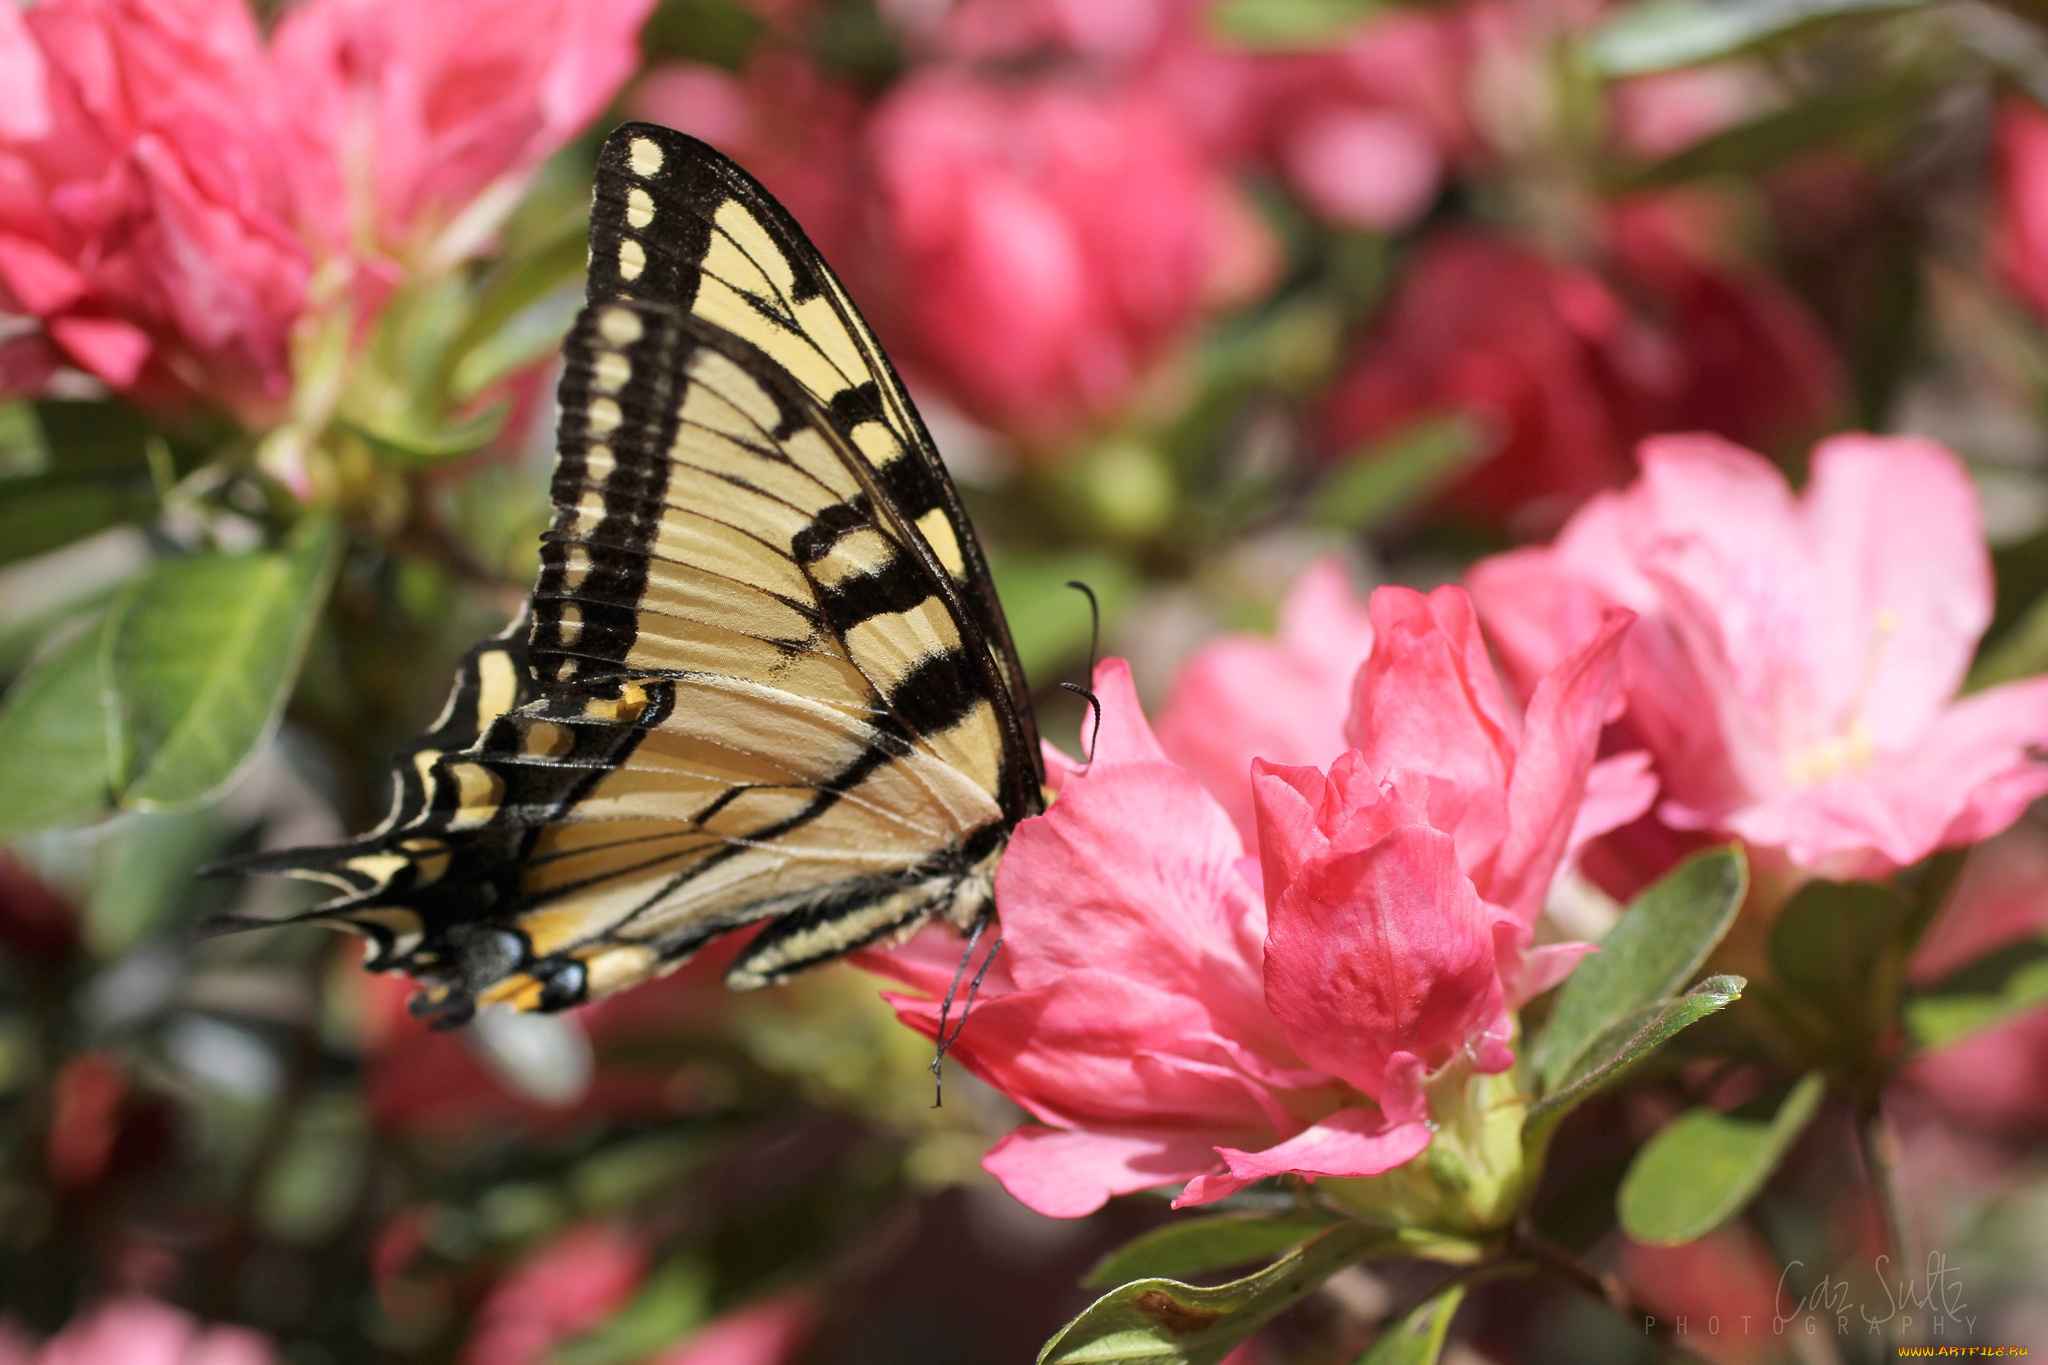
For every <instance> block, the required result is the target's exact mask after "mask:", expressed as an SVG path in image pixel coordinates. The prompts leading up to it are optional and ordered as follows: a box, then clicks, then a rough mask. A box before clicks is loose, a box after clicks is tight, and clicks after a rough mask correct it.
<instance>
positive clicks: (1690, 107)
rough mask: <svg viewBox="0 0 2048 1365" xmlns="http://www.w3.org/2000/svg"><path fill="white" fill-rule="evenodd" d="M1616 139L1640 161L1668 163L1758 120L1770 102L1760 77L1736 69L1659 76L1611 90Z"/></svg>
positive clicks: (1725, 65) (1726, 67)
mask: <svg viewBox="0 0 2048 1365" xmlns="http://www.w3.org/2000/svg"><path fill="white" fill-rule="evenodd" d="M1608 89H1609V94H1608V106H1609V113H1610V116H1611V118H1612V120H1613V126H1614V137H1615V140H1616V141H1617V142H1619V143H1620V144H1621V145H1622V147H1623V148H1624V149H1626V150H1627V151H1629V152H1631V153H1633V154H1634V155H1636V156H1641V157H1666V156H1670V155H1671V154H1672V153H1674V152H1679V151H1683V150H1684V149H1685V148H1687V147H1690V146H1692V145H1693V144H1695V143H1697V142H1701V141H1704V140H1705V139H1707V138H1709V137H1712V136H1713V135H1714V134H1715V133H1718V132H1720V131H1722V130H1723V129H1724V128H1728V127H1730V126H1732V125H1734V124H1736V123H1739V122H1741V121H1742V120H1743V119H1746V118H1750V117H1753V116H1755V114H1756V113H1757V112H1758V111H1759V108H1760V107H1761V106H1762V105H1763V104H1764V103H1765V101H1766V99H1767V98H1768V93H1769V86H1768V84H1767V83H1766V82H1765V80H1764V78H1763V75H1762V73H1761V72H1759V71H1757V70H1754V69H1753V68H1750V67H1747V66H1741V65H1738V64H1735V63H1732V62H1730V63H1723V64H1720V65H1717V66H1695V67H1686V68H1682V69H1680V70H1676V71H1659V72H1657V73H1655V74H1654V75H1648V76H1637V77H1634V78H1633V79H1630V80H1624V81H1617V82H1616V83H1615V84H1613V85H1612V86H1610V87H1609V88H1608Z"/></svg>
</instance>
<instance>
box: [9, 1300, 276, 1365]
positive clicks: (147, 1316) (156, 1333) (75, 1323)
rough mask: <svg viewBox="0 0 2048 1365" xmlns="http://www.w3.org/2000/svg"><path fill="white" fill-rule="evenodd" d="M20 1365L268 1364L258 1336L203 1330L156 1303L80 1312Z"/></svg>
mask: <svg viewBox="0 0 2048 1365" xmlns="http://www.w3.org/2000/svg"><path fill="white" fill-rule="evenodd" d="M18 1359H20V1360H21V1362H22V1365H30V1362H33V1365H270V1362H271V1361H273V1360H274V1359H276V1357H275V1356H274V1355H273V1354H272V1352H271V1349H270V1343H269V1341H267V1340H266V1339H265V1338H264V1337H263V1336H262V1334H260V1333H257V1332H252V1331H250V1330H249V1329H248V1328H246V1327H202V1326H201V1325H200V1324H199V1323H198V1322H196V1321H194V1320H193V1319H192V1317H191V1315H189V1314H187V1313H183V1312H180V1311H179V1310H178V1309H176V1308H173V1307H171V1306H170V1305H169V1304H165V1303H158V1302H157V1301H156V1300H155V1299H146V1298H141V1297H129V1298H121V1299H112V1300H109V1301H108V1302H106V1303H103V1304H101V1305H100V1306H99V1307H98V1308H95V1309H92V1310H91V1311H89V1312H86V1313H83V1314H81V1315H80V1316H78V1317H77V1318H74V1319H73V1320H72V1321H71V1322H70V1323H69V1324H67V1325H66V1326H65V1328H64V1330H63V1331H61V1332H59V1333H58V1334H57V1335H56V1336H54V1337H51V1338H50V1339H49V1340H48V1341H47V1342H45V1343H43V1348H42V1351H41V1352H40V1353H39V1354H37V1353H30V1354H26V1355H21V1356H19V1357H18Z"/></svg>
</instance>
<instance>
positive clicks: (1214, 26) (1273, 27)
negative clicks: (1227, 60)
mask: <svg viewBox="0 0 2048 1365" xmlns="http://www.w3.org/2000/svg"><path fill="white" fill-rule="evenodd" d="M1384 7H1385V6H1384V0H1217V3H1215V4H1212V5H1211V6H1209V14H1208V17H1209V31H1210V32H1211V33H1213V34H1214V35H1215V36H1216V37H1218V38H1220V39H1222V40H1223V41H1224V42H1225V43H1228V44H1231V45H1232V46H1235V47H1244V48H1253V49H1258V50H1261V51H1269V50H1280V51H1286V50H1301V49H1313V48H1319V47H1327V46H1329V45H1330V44H1332V43H1334V42H1336V41H1337V40H1338V39H1340V38H1342V37H1343V36H1344V34H1345V33H1346V32H1348V31H1349V30H1351V29H1352V28H1355V27H1356V26H1357V25H1358V24H1359V22H1360V21H1361V20H1363V19H1365V18H1366V17H1367V16H1368V15H1371V14H1374V13H1376V12H1378V11H1379V10H1380V9H1382V8H1384Z"/></svg>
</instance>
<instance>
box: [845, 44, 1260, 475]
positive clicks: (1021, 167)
mask: <svg viewBox="0 0 2048 1365" xmlns="http://www.w3.org/2000/svg"><path fill="white" fill-rule="evenodd" d="M869 136H870V146H871V148H872V151H873V156H874V160H875V166H876V174H877V176H878V179H879V184H880V193H881V196H882V217H883V220H884V223H885V227H886V238H887V246H888V254H889V258H890V260H891V263H892V265H893V267H894V273H895V275H896V276H897V288H896V289H894V290H891V291H884V292H885V297H884V298H883V299H882V300H881V301H883V302H886V301H887V297H888V296H893V297H894V299H895V300H896V305H895V307H896V311H895V314H894V316H893V317H892V315H891V313H890V311H889V310H888V309H886V308H884V309H881V310H880V311H881V316H882V318H883V321H884V325H885V326H886V325H888V324H890V323H892V322H893V323H894V324H895V325H894V327H893V329H892V330H894V331H895V332H896V333H897V334H898V335H899V336H900V338H901V340H900V344H899V345H898V347H897V349H899V350H900V351H901V353H902V355H903V357H904V358H905V360H906V361H907V362H909V363H910V364H911V365H912V366H913V367H914V368H915V369H916V370H917V371H918V372H919V374H920V375H922V376H923V377H924V378H925V379H927V380H929V381H930V382H932V383H933V384H935V385H937V386H938V387H940V388H941V389H942V390H943V391H944V392H945V393H946V394H947V396H948V397H950V398H951V399H952V400H953V401H954V402H955V403H957V404H958V405H959V406H960V407H961V408H962V409H963V410H964V411H966V412H967V413H968V414H969V415H970V416H973V417H975V418H977V419H978V420H980V421H983V422H985V423H988V424H990V425H992V426H996V427H998V428H1001V429H1004V430H1006V431H1010V432H1013V433H1015V434H1017V435H1019V436H1022V437H1024V438H1025V439H1026V440H1028V441H1033V442H1050V441H1053V440H1055V439H1057V438H1060V437H1062V436H1064V435H1068V434H1071V433H1072V432H1073V431H1074V430H1076V429H1078V428H1081V427H1084V426H1087V425H1089V424H1091V423H1094V422H1098V421H1101V420H1103V419H1106V418H1108V417H1110V416H1112V415H1114V414H1115V413H1116V412H1117V411H1118V410H1119V409H1120V408H1121V406H1122V405H1123V404H1124V403H1125V402H1126V401H1127V400H1128V398H1129V397H1130V395H1131V392H1132V390H1133V389H1134V388H1135V387H1136V385H1137V384H1138V383H1139V382H1140V381H1141V380H1142V379H1143V378H1145V377H1146V375H1147V374H1149V373H1150V372H1151V371H1152V369H1153V367H1154V366H1155V365H1156V364H1157V363H1158V362H1159V361H1160V360H1161V359H1162V358H1163V357H1164V356H1165V355H1166V353H1167V352H1168V350H1169V349H1170V348H1171V347H1172V346H1173V344H1174V343H1175V342H1177V341H1179V340H1181V339H1182V338H1183V336H1184V334H1185V333H1186V332H1187V331H1188V329H1189V327H1190V326H1191V324H1193V323H1194V322H1195V321H1196V319H1197V318H1198V317H1199V316H1200V315H1201V314H1202V312H1203V311H1204V310H1205V309H1206V308H1208V307H1210V306H1212V305H1214V304H1216V303H1218V302H1219V301H1222V299H1223V298H1224V297H1225V296H1228V297H1231V298H1235V297H1242V296H1243V295H1245V294H1247V293H1249V292H1252V291H1253V290H1255V289H1256V288H1257V287H1258V286H1259V285H1260V284H1261V283H1263V281H1264V279H1265V277H1266V275H1267V273H1268V271H1269V267H1270V264H1271V260H1272V249H1271V246H1270V244H1269V243H1268V240H1267V237H1266V234H1265V232H1264V230H1263V228H1262V227H1261V226H1260V225H1259V224H1258V222H1257V220H1256V219H1255V217H1254V216H1253V215H1252V214H1251V212H1250V210H1249V208H1248V207H1247V206H1246V205H1245V204H1244V202H1243V201H1242V199H1241V198H1240V197H1239V195H1238V194H1237V192H1236V191H1235V189H1234V188H1233V187H1232V185H1231V184H1230V183H1229V181H1228V180H1227V179H1225V178H1224V177H1223V176H1222V174H1221V173H1220V172H1219V171H1218V170H1217V169H1216V168H1215V167H1214V166H1213V165H1212V164H1211V163H1210V162H1209V160H1208V159H1207V158H1206V157H1205V156H1204V154H1203V151H1202V149H1201V148H1200V146H1199V145H1197V143H1196V142H1195V141H1194V139H1193V138H1192V137H1191V136H1190V135H1189V134H1188V133H1187V132H1186V131H1184V130H1183V129H1182V127H1181V126H1180V125H1179V123H1178V122H1177V121H1176V120H1175V118H1174V117H1173V115H1172V112H1171V110H1170V109H1169V108H1168V107H1167V106H1165V105H1164V104H1163V103H1161V102H1159V101H1157V100H1155V99H1152V98H1150V97H1148V96H1147V95H1145V94H1144V93H1143V92H1141V91H1137V90H1132V89H1118V88H1109V89H1103V88H1097V87H1092V86H1085V85H1082V84H1079V83H1065V82H1062V81H1058V80H1053V79H1045V80H1039V81H1036V82H1031V83H1024V84H1012V85H997V84H993V83H984V82H979V81H975V80H970V79H968V78H966V77H964V76H961V75H957V74H953V73H950V72H947V71H943V70H941V71H935V72H932V73H929V74H923V75H918V76H914V77H912V78H911V79H910V80H908V81H906V82H905V83H903V84H902V85H900V86H898V87H897V88H896V89H895V90H894V91H892V92H891V93H890V95H889V96H888V98H887V99H886V100H885V101H884V103H883V105H882V106H881V108H880V109H879V110H878V112H877V114H876V116H875V119H874V122H873V124H872V125H871V127H870V130H869ZM992 318H1000V319H1002V325H1001V326H999V327H997V326H991V325H990V323H989V320H990V319H992Z"/></svg>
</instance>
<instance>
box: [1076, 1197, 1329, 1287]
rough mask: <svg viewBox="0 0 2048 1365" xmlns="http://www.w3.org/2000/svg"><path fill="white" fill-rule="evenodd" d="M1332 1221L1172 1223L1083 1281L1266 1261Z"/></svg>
mask: <svg viewBox="0 0 2048 1365" xmlns="http://www.w3.org/2000/svg"><path fill="white" fill-rule="evenodd" d="M1333 1221H1335V1220H1334V1218H1333V1216H1332V1215H1330V1214H1321V1213H1306V1214H1279V1215H1275V1216H1267V1215H1260V1214H1248V1213H1226V1214H1220V1215H1217V1216H1215V1217H1211V1218H1189V1219H1185V1220H1183V1221H1181V1222H1178V1223H1168V1224H1167V1225H1166V1226H1165V1227H1162V1228H1154V1229H1153V1230H1152V1231H1150V1232H1148V1233H1146V1234H1145V1235H1143V1236H1142V1237H1138V1238H1134V1239H1133V1240H1131V1241H1129V1242H1126V1243H1124V1244H1123V1245H1122V1246H1120V1247H1118V1248H1117V1249H1116V1250H1115V1251H1112V1252H1110V1253H1109V1254H1108V1255H1107V1256H1104V1257H1103V1258H1102V1259H1101V1260H1099V1261H1097V1262H1096V1263H1095V1268H1094V1269H1093V1270H1091V1271H1089V1272H1088V1274H1087V1276H1086V1278H1084V1279H1083V1280H1082V1281H1081V1283H1082V1284H1085V1285H1087V1286H1088V1287H1089V1288H1091V1289H1093V1288H1098V1287H1100V1286H1102V1285H1110V1284H1123V1283H1125V1282H1126V1281H1129V1280H1139V1279H1152V1278H1158V1277H1161V1276H1173V1275H1198V1274H1200V1273H1202V1272H1203V1271H1206V1270H1220V1269H1222V1268H1224V1267H1225V1266H1233V1265H1243V1264H1245V1263H1247V1262H1249V1261H1261V1260H1264V1259H1265V1258H1266V1257H1268V1256H1272V1255H1275V1254H1277V1253H1279V1252H1282V1251H1285V1250H1287V1248H1289V1247H1293V1246H1299V1245H1301V1244H1302V1243H1303V1242H1306V1241H1307V1240H1308V1239H1309V1238H1311V1237H1313V1236H1315V1235H1316V1234H1317V1233H1319V1232H1321V1231H1322V1230H1323V1229H1324V1228H1326V1227H1328V1226H1330V1224H1331V1223H1332V1222H1333Z"/></svg>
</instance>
